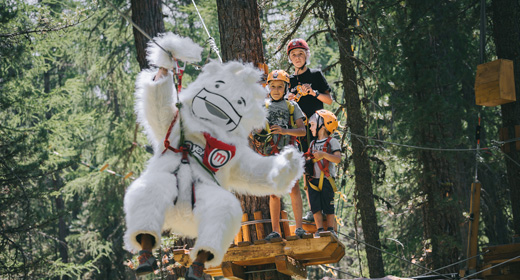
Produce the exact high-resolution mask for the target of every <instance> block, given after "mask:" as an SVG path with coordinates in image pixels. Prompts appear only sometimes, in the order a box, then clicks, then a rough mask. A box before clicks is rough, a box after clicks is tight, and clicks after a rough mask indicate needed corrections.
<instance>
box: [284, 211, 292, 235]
mask: <svg viewBox="0 0 520 280" xmlns="http://www.w3.org/2000/svg"><path fill="white" fill-rule="evenodd" d="M282 219H283V220H287V219H288V216H287V211H285V210H282ZM282 228H283V235H284V237H285V238H287V237H289V236H291V228H290V227H289V222H287V221H284V222H282Z"/></svg>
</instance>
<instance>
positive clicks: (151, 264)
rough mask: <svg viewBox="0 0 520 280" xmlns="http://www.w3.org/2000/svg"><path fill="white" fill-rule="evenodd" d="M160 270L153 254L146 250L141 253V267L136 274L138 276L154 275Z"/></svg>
mask: <svg viewBox="0 0 520 280" xmlns="http://www.w3.org/2000/svg"><path fill="white" fill-rule="evenodd" d="M158 268H159V267H158V266H157V261H156V260H155V257H154V256H153V255H152V252H150V251H145V250H142V251H139V266H138V267H137V269H136V270H135V274H137V276H141V275H145V274H148V273H152V272H153V271H154V270H156V269H158Z"/></svg>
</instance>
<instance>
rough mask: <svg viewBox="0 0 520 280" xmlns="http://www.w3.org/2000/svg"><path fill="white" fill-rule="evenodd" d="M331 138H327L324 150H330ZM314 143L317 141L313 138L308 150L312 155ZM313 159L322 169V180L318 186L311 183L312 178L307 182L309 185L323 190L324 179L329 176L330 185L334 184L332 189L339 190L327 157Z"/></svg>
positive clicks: (317, 189)
mask: <svg viewBox="0 0 520 280" xmlns="http://www.w3.org/2000/svg"><path fill="white" fill-rule="evenodd" d="M331 139H332V137H329V138H327V141H325V144H324V145H323V151H324V152H326V153H328V152H329V142H330V140H331ZM314 145H315V142H314V140H313V141H312V142H311V144H310V145H309V150H308V151H307V153H306V155H309V154H310V155H312V153H311V149H312V147H313V146H314ZM312 161H313V162H314V163H317V164H318V167H319V168H320V171H321V172H320V181H319V183H318V185H317V186H316V185H314V184H312V183H311V180H308V182H307V183H309V186H310V187H311V188H313V189H314V190H316V191H318V192H321V190H322V189H323V179H324V178H327V180H329V183H330V185H331V186H332V190H333V191H334V192H337V191H338V188H337V187H336V183H335V182H334V179H333V178H332V177H331V176H330V170H329V164H330V162H329V161H328V160H326V159H322V160H317V159H315V158H313V159H312Z"/></svg>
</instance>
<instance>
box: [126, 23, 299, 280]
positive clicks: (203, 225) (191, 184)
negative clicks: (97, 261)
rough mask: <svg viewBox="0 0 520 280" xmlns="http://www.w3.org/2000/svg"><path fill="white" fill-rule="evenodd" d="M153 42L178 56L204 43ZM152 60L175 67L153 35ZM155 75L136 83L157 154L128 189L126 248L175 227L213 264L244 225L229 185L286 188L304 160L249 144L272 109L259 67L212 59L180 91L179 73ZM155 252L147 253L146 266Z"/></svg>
mask: <svg viewBox="0 0 520 280" xmlns="http://www.w3.org/2000/svg"><path fill="white" fill-rule="evenodd" d="M155 40H156V42H157V43H158V44H159V45H161V46H162V47H163V48H165V49H166V50H168V51H169V52H171V54H172V55H173V56H174V57H175V59H177V60H182V61H187V62H193V61H199V60H200V54H201V51H202V48H201V47H200V46H198V45H197V44H195V43H194V42H193V41H192V40H191V39H189V38H183V37H179V36H177V35H174V34H172V33H167V34H165V35H163V36H159V37H157V38H155ZM147 59H148V61H149V62H150V63H151V64H152V65H156V66H160V67H163V68H166V69H172V68H173V67H174V66H175V62H174V61H173V60H172V59H171V57H169V55H168V54H167V53H166V52H164V51H163V50H161V49H160V48H159V47H158V46H157V45H155V44H152V43H150V44H149V47H148V55H147ZM156 73H157V70H144V71H143V72H141V73H140V74H139V76H138V78H137V82H136V87H137V91H136V98H137V101H136V111H137V115H138V121H139V122H140V123H141V124H142V125H143V126H144V128H145V131H146V134H147V136H148V138H149V140H150V141H151V142H152V143H153V146H154V151H155V152H154V156H153V157H152V158H151V159H150V161H149V162H148V166H147V168H146V170H145V171H144V172H143V174H142V175H141V176H140V177H139V178H138V179H137V180H135V181H134V182H133V183H132V184H131V185H130V187H129V188H128V190H127V192H126V195H125V199H124V209H125V213H126V224H127V231H126V233H125V246H126V248H127V249H129V250H130V251H132V252H137V251H139V250H144V249H145V248H144V246H142V245H143V243H141V237H142V236H143V235H150V236H152V237H153V238H154V240H153V242H152V246H151V248H150V249H156V248H158V247H159V243H160V240H161V231H163V230H166V229H170V230H172V231H173V232H175V233H178V234H180V235H183V236H187V237H191V238H195V237H196V238H197V241H196V243H195V245H194V248H193V250H192V251H191V255H190V256H191V258H192V259H196V257H197V255H198V254H199V252H204V251H205V252H209V254H208V258H207V262H206V263H205V265H206V267H210V266H218V265H220V263H221V262H222V258H223V257H224V254H225V253H226V251H227V249H228V247H229V245H230V244H231V242H232V240H233V238H234V236H235V235H236V234H237V233H238V231H239V229H240V226H241V217H242V209H241V206H240V203H239V201H238V200H237V198H236V197H235V195H234V194H233V193H231V192H230V191H234V192H237V193H242V194H252V195H259V196H264V195H269V194H277V195H281V194H284V193H287V192H288V191H289V190H290V189H291V188H292V186H293V185H294V183H295V181H296V180H297V179H298V178H299V177H300V176H301V175H302V172H303V159H302V156H301V154H300V153H299V152H298V151H297V150H296V149H294V148H287V149H285V150H284V151H282V153H280V154H279V155H277V156H271V157H262V156H260V155H259V154H257V153H255V152H253V151H252V150H251V149H250V148H249V147H248V143H247V136H248V134H249V133H250V131H252V129H254V128H258V127H262V126H263V125H264V124H265V114H266V113H265V109H264V106H263V103H264V102H263V100H264V98H265V96H266V92H265V90H264V89H263V88H262V86H261V85H260V84H259V83H258V81H259V80H260V77H261V72H260V71H259V70H257V69H255V68H254V67H253V66H252V65H245V64H242V63H239V62H228V63H225V64H221V63H219V62H217V61H212V62H210V63H208V64H207V65H205V66H204V68H203V69H202V72H201V73H200V74H199V76H198V77H197V79H196V80H195V81H194V82H193V83H191V84H190V85H189V86H188V87H187V88H186V89H183V90H182V92H180V93H179V94H178V95H177V93H176V90H175V87H174V85H173V76H172V75H173V74H172V72H171V71H169V72H168V74H167V75H166V76H164V77H160V78H158V79H156V80H154V75H155V74H156ZM177 96H179V100H177ZM177 101H179V103H180V106H176V103H177ZM177 107H180V109H178V108H177ZM174 119H175V121H174ZM172 121H173V122H174V124H173V126H172V127H170V125H171V124H172ZM169 131H170V132H169ZM167 135H169V136H168V137H167V139H166V140H165V137H166V136H167ZM181 138H183V140H184V143H185V145H184V146H182V145H181V144H182V143H181V141H182V139H181ZM165 146H167V147H166V148H165ZM182 147H186V148H185V149H184V152H183V148H182ZM150 251H151V250H150ZM150 251H148V252H146V253H147V254H148V255H146V254H142V255H141V256H140V262H141V263H144V264H143V267H145V266H146V261H147V259H148V258H147V257H149V256H150V254H151V252H150ZM141 252H142V251H141ZM153 261H154V259H153V257H152V262H153ZM149 265H150V263H148V266H149ZM152 266H153V264H152ZM202 267H204V262H203V263H202ZM144 269H145V270H150V268H149V267H145V268H144ZM147 272H149V271H147ZM189 279H199V278H197V277H195V278H189Z"/></svg>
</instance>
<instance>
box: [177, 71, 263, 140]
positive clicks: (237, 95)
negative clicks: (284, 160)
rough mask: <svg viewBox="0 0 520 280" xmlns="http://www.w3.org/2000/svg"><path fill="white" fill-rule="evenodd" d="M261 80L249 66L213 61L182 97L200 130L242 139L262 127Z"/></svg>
mask: <svg viewBox="0 0 520 280" xmlns="http://www.w3.org/2000/svg"><path fill="white" fill-rule="evenodd" d="M260 77H261V72H260V71H259V70H258V69H256V68H255V67H253V66H252V65H248V64H242V63H240V62H227V63H224V64H221V63H219V62H216V61H212V62H210V63H208V64H206V65H205V66H204V68H203V71H202V72H201V73H200V75H199V76H198V77H197V79H196V80H195V81H194V82H193V83H192V84H190V86H189V87H188V88H186V91H184V92H182V93H181V96H183V95H184V94H185V95H184V98H185V101H186V102H185V104H186V105H188V107H189V109H188V110H189V111H190V117H191V118H193V121H195V122H196V123H198V124H199V125H200V126H201V127H200V129H201V130H203V131H208V132H211V133H212V134H214V135H215V134H217V135H220V137H225V136H224V135H225V134H227V135H228V137H227V138H229V137H232V136H231V135H234V136H239V137H241V138H244V137H247V135H248V134H249V132H250V131H251V130H252V129H253V128H256V127H260V126H262V125H264V124H265V108H264V106H263V104H264V101H263V100H264V98H265V96H266V91H265V89H264V88H262V86H261V85H260V84H259V83H258V81H259V80H260ZM184 98H183V99H184Z"/></svg>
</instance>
